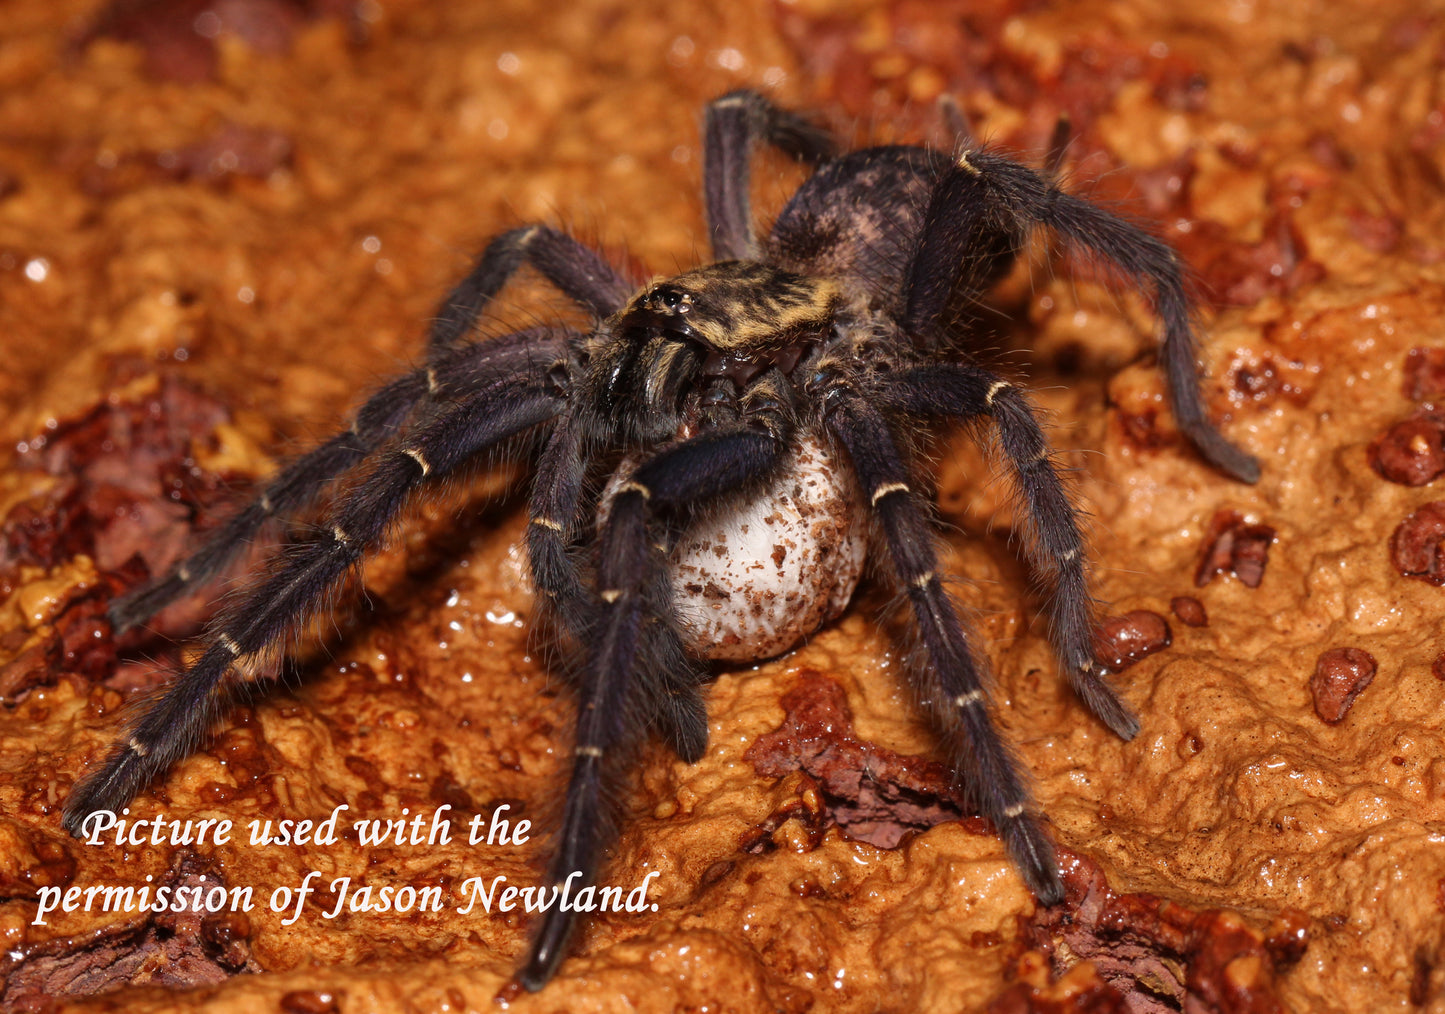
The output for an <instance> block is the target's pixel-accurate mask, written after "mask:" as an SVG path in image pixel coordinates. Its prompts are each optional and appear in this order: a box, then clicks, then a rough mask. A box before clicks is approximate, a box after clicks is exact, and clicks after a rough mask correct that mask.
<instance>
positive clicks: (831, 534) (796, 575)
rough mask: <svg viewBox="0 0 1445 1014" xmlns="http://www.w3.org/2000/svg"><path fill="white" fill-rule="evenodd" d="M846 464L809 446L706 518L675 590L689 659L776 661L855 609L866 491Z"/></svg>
mask: <svg viewBox="0 0 1445 1014" xmlns="http://www.w3.org/2000/svg"><path fill="white" fill-rule="evenodd" d="M840 457H841V456H840V455H839V453H838V452H836V451H834V450H833V449H831V448H830V447H829V446H827V444H826V442H825V441H824V440H823V439H821V438H819V437H817V436H816V435H808V436H805V437H803V438H802V439H801V440H799V441H798V442H797V443H796V444H795V446H794V449H793V451H792V453H791V454H790V456H789V459H788V461H787V462H786V463H785V465H784V467H783V468H782V470H781V471H780V472H779V473H778V475H777V477H776V478H775V479H774V480H773V481H772V482H771V483H768V484H766V485H763V486H761V487H759V488H758V489H757V490H755V491H754V492H752V493H751V494H750V495H749V496H747V497H745V498H743V499H740V500H736V501H733V502H731V503H727V504H724V505H722V506H721V507H720V508H719V509H718V510H716V511H714V512H704V513H702V514H700V516H699V517H698V519H697V520H696V521H695V522H693V523H692V524H691V525H690V526H689V528H688V529H687V531H686V532H684V533H683V535H682V536H681V538H679V539H678V541H677V544H676V545H675V546H674V547H673V549H672V554H671V559H672V565H673V580H672V586H673V593H674V595H675V596H676V606H677V617H678V621H679V623H680V625H681V627H682V630H683V634H684V638H685V642H686V645H687V649H688V651H689V652H691V653H692V654H694V655H697V656H699V657H701V658H715V659H722V660H726V661H730V662H751V661H755V660H757V659H763V658H770V657H772V656H773V655H778V654H781V653H782V652H784V651H787V650H788V649H789V648H791V647H793V646H794V645H795V644H797V643H798V642H799V641H801V640H802V639H803V638H805V637H807V636H808V635H809V634H811V633H812V632H813V631H815V630H817V629H818V628H819V627H821V626H822V625H823V624H824V623H827V622H828V621H829V620H831V619H833V617H835V616H837V615H838V614H839V613H841V612H842V611H843V609H844V607H846V606H847V605H848V600H849V598H851V597H852V595H853V589H854V588H855V587H856V586H857V584H858V578H859V575H860V574H861V573H862V572H863V561H864V559H865V558H866V556H867V548H868V547H867V541H868V540H867V532H866V526H865V525H864V524H863V507H862V504H861V498H860V495H859V492H858V484H857V482H856V480H855V479H854V478H853V472H852V469H851V468H849V467H848V464H847V462H846V460H840Z"/></svg>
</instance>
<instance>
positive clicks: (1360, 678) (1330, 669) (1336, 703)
mask: <svg viewBox="0 0 1445 1014" xmlns="http://www.w3.org/2000/svg"><path fill="white" fill-rule="evenodd" d="M1374 678H1375V657H1374V656H1373V655H1371V654H1370V653H1369V652H1368V651H1362V650H1361V649H1359V648H1331V649H1330V650H1329V651H1326V652H1324V653H1323V654H1321V655H1320V658H1319V661H1318V662H1316V663H1315V674H1314V675H1313V676H1311V677H1310V694H1311V695H1313V697H1314V699H1315V714H1317V715H1319V716H1320V719H1321V720H1322V721H1324V722H1325V723H1326V724H1327V725H1339V724H1340V723H1341V722H1343V721H1344V720H1345V716H1346V715H1348V714H1349V713H1350V708H1351V706H1352V705H1353V704H1354V703H1355V698H1356V697H1359V696H1360V694H1361V692H1362V691H1364V689H1365V688H1366V687H1367V686H1369V685H1370V681H1371V680H1373V679H1374Z"/></svg>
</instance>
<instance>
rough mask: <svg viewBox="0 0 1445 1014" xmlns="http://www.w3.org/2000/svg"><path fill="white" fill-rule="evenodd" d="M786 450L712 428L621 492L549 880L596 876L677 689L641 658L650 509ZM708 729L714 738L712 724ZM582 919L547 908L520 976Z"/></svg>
mask: <svg viewBox="0 0 1445 1014" xmlns="http://www.w3.org/2000/svg"><path fill="white" fill-rule="evenodd" d="M783 451H784V443H783V442H782V441H781V440H780V439H779V438H777V437H775V436H773V435H771V434H765V433H760V432H757V431H756V430H754V429H751V428H746V429H739V430H734V431H732V432H721V433H720V432H710V433H706V434H703V435H701V436H698V437H694V438H693V439H691V440H688V441H685V442H683V443H680V444H676V445H674V446H672V447H670V448H667V449H666V450H663V451H661V452H660V453H658V454H656V455H655V456H654V457H652V458H651V459H649V460H648V461H646V462H644V463H643V464H642V466H641V467H639V468H638V469H637V471H636V472H634V473H633V475H632V477H631V478H630V479H629V480H628V481H627V482H625V483H623V485H622V487H621V489H620V490H619V491H618V493H617V495H616V497H615V498H614V499H613V501H612V505H611V514H610V515H609V517H608V520H607V524H606V525H605V526H604V527H603V530H602V534H601V537H600V540H599V546H598V553H599V555H598V564H597V587H598V598H599V600H600V601H599V603H598V610H597V618H596V621H595V622H594V624H593V625H592V633H591V635H590V637H589V639H588V643H589V649H590V657H589V658H588V661H587V664H586V666H585V668H584V670H583V672H582V678H581V686H580V687H579V690H578V701H577V736H576V741H575V743H574V745H573V749H574V754H575V756H574V760H573V766H572V777H571V780H570V781H569V783H568V785H567V796H566V801H565V802H564V804H563V811H562V824H561V831H560V833H559V835H558V839H557V850H556V853H555V854H554V856H553V859H552V864H551V869H550V873H549V878H548V880H549V883H550V884H552V885H558V886H560V885H563V884H565V883H566V882H567V880H568V877H569V876H573V879H574V880H575V881H578V882H579V883H578V885H577V886H578V887H579V888H580V887H581V886H585V885H588V884H591V883H592V882H593V880H594V878H595V874H596V870H597V865H598V860H599V858H600V854H601V851H602V849H603V847H604V846H605V844H606V842H607V841H608V840H609V838H610V837H611V830H610V829H611V826H612V823H613V821H612V820H611V819H610V818H611V817H612V814H611V812H610V807H609V805H608V798H609V795H611V794H610V793H609V792H608V786H609V785H610V784H613V783H615V781H616V779H617V778H618V776H619V774H620V772H621V770H622V765H621V763H620V761H622V760H623V759H624V758H625V757H626V756H627V755H628V754H629V753H631V752H632V751H633V750H634V749H635V747H636V745H637V742H638V741H639V739H640V737H641V734H642V732H643V730H644V729H645V727H646V725H647V721H646V716H647V713H648V711H649V709H651V708H653V707H654V705H653V704H652V703H651V701H652V700H653V699H654V698H656V697H658V696H663V695H669V694H670V692H671V691H672V690H674V689H675V688H673V687H670V686H668V685H667V684H666V682H663V685H658V684H659V682H660V680H659V674H658V673H657V672H655V671H650V670H649V669H647V668H645V667H642V666H639V664H638V663H639V652H640V650H642V649H643V648H644V646H645V640H646V634H645V626H646V618H647V616H648V615H649V613H650V612H651V611H653V610H655V609H656V607H657V603H655V602H650V601H649V598H651V597H655V595H656V594H657V591H656V587H655V576H656V574H657V573H658V569H657V568H658V561H657V560H656V555H657V548H656V547H655V546H654V545H653V540H652V537H651V535H650V533H649V527H650V525H649V521H650V519H651V517H652V516H653V515H654V514H659V513H660V514H667V513H671V512H675V511H677V510H679V509H682V508H685V507H686V506H687V505H689V504H691V503H694V502H702V501H707V500H711V499H716V498H718V497H721V496H725V495H727V494H728V493H730V492H732V491H734V490H736V489H737V488H738V487H740V486H743V485H746V484H747V483H749V482H751V481H753V480H755V479H757V478H759V477H761V476H763V475H766V474H767V473H768V472H769V471H770V470H771V469H773V468H774V467H775V466H776V465H777V463H778V461H779V459H780V458H781V456H782V454H783ZM650 589H651V595H649V590H650ZM703 731H704V738H705V733H706V726H705V725H704V730H703ZM574 875H575V876H574ZM575 922H576V913H575V912H573V911H570V910H568V911H563V910H562V908H561V906H560V905H555V906H553V907H552V908H550V909H548V911H547V913H546V915H545V916H543V918H542V924H541V926H540V927H539V929H538V932H537V936H536V939H535V940H534V941H533V943H532V949H531V952H530V954H529V956H528V959H527V962H526V964H525V965H524V966H523V968H522V971H521V972H520V973H519V976H518V977H519V980H520V981H521V983H522V985H523V986H525V987H526V988H527V989H529V990H537V989H541V988H542V986H543V985H545V984H546V982H547V981H548V980H549V979H550V978H551V977H552V975H553V973H555V972H556V970H557V965H558V964H559V963H560V962H561V960H562V957H563V955H564V954H565V953H566V946H567V939H568V937H569V936H570V935H571V932H572V928H573V926H574V925H575Z"/></svg>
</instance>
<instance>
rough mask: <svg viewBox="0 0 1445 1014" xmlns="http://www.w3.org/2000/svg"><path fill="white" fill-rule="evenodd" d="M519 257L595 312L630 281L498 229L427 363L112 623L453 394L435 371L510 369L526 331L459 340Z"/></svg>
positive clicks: (131, 622)
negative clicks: (428, 404) (420, 409)
mask: <svg viewBox="0 0 1445 1014" xmlns="http://www.w3.org/2000/svg"><path fill="white" fill-rule="evenodd" d="M524 263H525V264H531V265H532V267H533V268H535V269H536V270H537V271H538V272H539V273H540V274H541V275H542V276H543V277H544V278H546V279H547V280H548V281H549V282H551V283H552V285H554V286H556V288H557V289H558V290H559V291H560V292H562V293H563V294H564V295H566V296H567V297H568V298H570V299H571V300H572V301H573V302H575V303H577V305H578V306H580V307H581V308H582V309H584V310H587V311H588V312H589V313H591V314H593V315H594V316H595V317H597V318H598V319H599V320H600V319H602V318H605V317H607V316H609V315H611V314H613V313H616V312H617V311H618V310H619V309H621V307H622V305H623V304H624V303H625V302H626V301H627V297H628V296H629V295H630V293H631V291H632V288H633V286H632V285H631V284H630V283H629V282H628V281H627V280H626V279H625V278H623V277H622V276H621V275H619V274H618V273H617V272H616V271H615V270H614V269H613V268H612V266H611V265H609V264H608V263H607V262H606V261H605V260H604V259H603V258H602V256H601V255H600V254H598V253H597V252H596V251H594V250H593V249H591V248H590V247H588V246H586V245H584V244H582V243H580V242H578V241H577V240H575V239H573V238H572V237H571V236H568V235H567V234H566V233H564V232H561V231H559V230H557V229H553V228H550V227H548V226H544V225H529V226H524V227H522V228H518V229H512V230H510V231H508V232H504V233H502V234H501V235H500V236H497V237H496V238H495V239H493V240H492V241H491V242H490V243H488V244H487V247H486V249H485V250H483V251H482V253H481V255H480V256H479V257H478V258H477V260H476V263H475V264H474V265H473V266H472V269H471V270H470V271H469V272H467V275H466V277H465V278H463V279H462V280H461V281H460V282H458V283H457V284H456V286H454V287H453V289H452V290H451V292H449V293H447V295H446V298H444V299H443V300H442V301H441V304H440V305H439V306H438V307H437V310H436V315H435V317H434V318H433V319H432V323H431V328H430V329H429V331H428V333H427V359H428V364H427V366H426V367H425V368H424V369H422V370H418V371H416V372H415V373H413V374H411V375H409V376H406V377H402V378H400V379H398V380H395V381H392V382H391V383H390V384H388V385H387V386H386V387H384V388H382V389H381V390H380V391H378V392H377V393H376V394H374V395H372V397H371V398H370V400H368V401H367V403H366V404H365V405H364V406H363V407H362V409H361V410H360V411H359V412H357V414H356V419H355V422H354V423H353V424H352V426H351V429H349V430H347V431H346V432H343V433H338V434H337V435H336V436H334V437H332V438H331V439H330V440H328V441H327V442H326V443H324V444H322V445H321V446H320V447H317V448H315V449H314V450H312V451H310V452H308V453H306V454H304V455H302V456H301V457H299V458H297V459H295V460H294V461H292V462H291V463H290V464H288V465H286V466H285V468H283V469H282V471H281V474H280V475H278V476H277V477H276V478H275V479H273V480H272V481H271V482H270V483H268V484H267V485H266V487H265V489H263V490H262V491H261V494H260V495H259V496H257V497H256V498H255V499H254V500H253V501H252V502H251V503H250V504H248V505H247V506H246V507H244V508H242V509H241V510H240V511H238V512H237V513H236V514H234V515H232V517H231V518H229V519H228V520H227V521H226V523H225V524H224V525H222V526H221V527H220V528H219V529H217V531H216V532H215V533H214V534H213V535H211V537H210V538H208V539H207V540H206V541H205V543H203V544H202V545H201V547H200V549H198V550H196V551H195V552H194V553H192V554H191V555H190V556H188V557H186V558H185V559H183V560H181V561H180V562H179V563H178V564H176V565H175V566H174V567H172V568H171V570H170V571H169V572H168V573H167V574H165V575H164V576H162V577H160V578H157V579H156V580H154V581H151V582H149V583H147V584H145V585H142V586H141V587H139V588H137V589H135V590H133V591H131V592H128V593H127V594H125V595H123V596H121V597H120V598H118V599H116V600H115V602H114V603H112V605H111V607H110V610H109V616H110V621H111V626H112V627H113V628H114V629H115V631H116V632H117V633H120V632H123V631H126V630H129V629H130V628H131V627H134V626H136V625H137V624H139V623H144V622H145V621H146V620H148V619H150V618H151V617H152V616H154V615H155V614H156V613H158V612H160V611H161V610H162V609H164V608H165V607H166V606H168V605H170V604H171V603H172V602H174V601H176V600H177V599H179V598H180V597H182V596H183V595H185V594H187V593H188V592H189V591H191V590H192V589H193V588H196V587H198V586H201V585H204V584H207V583H208V582H210V581H211V580H213V579H214V578H216V577H217V576H218V575H220V574H221V572H222V571H224V570H225V569H226V568H227V567H229V566H230V564H231V563H232V562H233V561H234V560H235V559H236V557H237V555H238V554H240V553H241V551H242V550H244V549H245V548H246V547H247V546H249V545H251V544H252V543H253V542H254V541H255V538H256V536H257V534H258V533H259V532H260V530H261V528H262V526H264V525H265V524H266V523H267V522H268V521H270V520H272V519H273V518H288V517H291V516H294V515H295V514H296V513H298V512H300V511H302V510H304V509H305V508H306V507H307V506H308V505H309V504H310V503H311V502H312V501H313V500H314V499H315V497H316V496H317V494H318V493H319V492H320V490H321V489H322V487H323V486H325V485H326V483H328V482H331V481H332V480H334V479H335V478H336V477H337V476H339V475H341V474H342V473H343V472H345V471H347V469H350V468H352V467H353V466H354V465H356V464H357V463H358V462H359V461H361V459H362V458H364V457H365V456H366V455H367V454H369V453H371V452H372V451H373V450H375V449H376V448H377V447H380V446H381V445H382V443H384V442H385V441H386V440H388V439H389V438H390V437H392V436H393V435H395V433H396V431H397V430H398V429H399V428H400V427H401V426H402V425H403V423H404V422H405V421H406V419H407V417H408V415H410V413H411V412H412V411H413V410H414V409H415V408H416V407H417V406H418V405H420V404H422V403H424V402H425V401H427V400H428V399H432V398H437V397H441V398H446V397H451V393H450V392H448V391H446V390H443V387H444V386H445V384H446V381H445V380H444V379H442V378H445V377H447V376H451V375H455V374H457V373H459V372H463V371H471V372H476V371H477V370H479V369H483V368H485V367H486V366H487V365H488V364H489V363H490V364H492V365H494V366H495V367H496V368H497V369H499V370H501V369H507V368H508V362H507V356H508V354H509V353H512V352H514V351H515V349H516V346H517V345H518V344H521V345H523V346H524V349H523V351H525V344H526V341H525V339H526V336H527V335H528V334H531V333H532V332H519V334H518V335H513V336H511V337H510V338H507V339H499V340H496V341H490V342H482V343H478V344H477V345H474V346H470V347H461V348H459V347H458V346H459V343H460V342H462V341H463V340H464V339H465V338H467V337H468V336H469V335H471V334H472V332H473V331H474V330H475V328H476V326H477V321H478V320H479V319H480V318H481V316H482V313H483V312H484V311H485V310H486V308H487V306H488V305H489V304H490V303H491V301H492V300H493V299H495V298H496V296H497V294H498V293H499V292H501V290H502V288H503V286H505V285H506V284H507V282H508V281H509V280H511V278H512V276H513V275H515V274H516V273H517V270H518V269H519V268H521V266H522V265H523V264H524ZM459 356H460V357H461V359H462V360H464V362H458V357H459Z"/></svg>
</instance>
